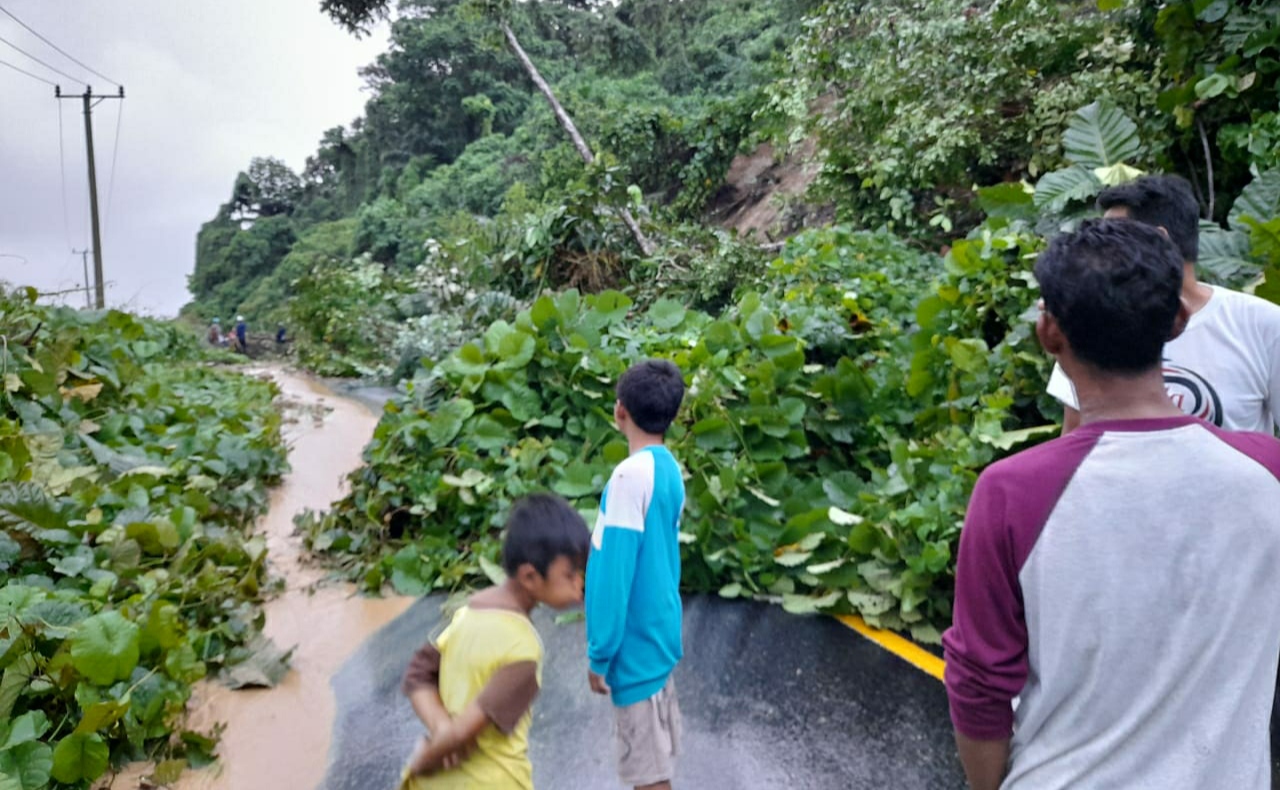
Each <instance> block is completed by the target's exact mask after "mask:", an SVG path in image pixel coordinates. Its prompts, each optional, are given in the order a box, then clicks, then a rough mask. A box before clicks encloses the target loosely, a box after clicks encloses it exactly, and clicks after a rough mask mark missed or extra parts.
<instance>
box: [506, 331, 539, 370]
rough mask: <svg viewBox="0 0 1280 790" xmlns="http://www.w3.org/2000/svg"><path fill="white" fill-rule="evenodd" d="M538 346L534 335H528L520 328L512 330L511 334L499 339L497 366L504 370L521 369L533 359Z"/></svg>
mask: <svg viewBox="0 0 1280 790" xmlns="http://www.w3.org/2000/svg"><path fill="white" fill-rule="evenodd" d="M537 347H538V343H537V341H536V340H534V339H533V336H532V335H527V334H525V333H524V332H521V331H520V330H518V329H515V330H512V331H511V333H510V334H507V335H505V336H503V338H502V339H501V340H500V341H498V350H497V357H498V363H497V365H496V367H498V368H502V369H504V370H519V369H520V368H523V367H524V366H525V365H528V364H529V360H531V359H533V352H534V351H535V350H536V349H537Z"/></svg>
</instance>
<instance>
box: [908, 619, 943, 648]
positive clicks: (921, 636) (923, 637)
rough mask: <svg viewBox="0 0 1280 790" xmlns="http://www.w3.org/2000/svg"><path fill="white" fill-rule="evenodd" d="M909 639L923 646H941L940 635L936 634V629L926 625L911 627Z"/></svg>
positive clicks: (918, 624) (920, 624) (919, 624)
mask: <svg viewBox="0 0 1280 790" xmlns="http://www.w3.org/2000/svg"><path fill="white" fill-rule="evenodd" d="M911 638H912V639H914V640H916V641H917V642H920V643H921V644H925V645H940V644H942V634H940V633H938V629H936V628H934V627H933V626H931V625H928V624H927V623H917V624H916V625H913V626H911Z"/></svg>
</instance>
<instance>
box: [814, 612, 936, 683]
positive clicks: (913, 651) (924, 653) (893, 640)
mask: <svg viewBox="0 0 1280 790" xmlns="http://www.w3.org/2000/svg"><path fill="white" fill-rule="evenodd" d="M836 619H837V620H839V621H840V622H842V623H844V624H845V625H847V626H849V627H850V628H852V629H853V630H855V631H857V632H858V633H860V634H862V635H863V636H865V637H866V638H867V639H870V640H871V641H872V642H875V643H876V644H877V645H879V646H880V647H883V648H884V649H885V650H888V651H889V652H890V653H893V654H894V655H895V656H897V657H898V658H901V659H902V660H903V661H906V662H907V663H908V664H910V665H911V666H913V667H915V668H916V669H919V670H920V671H922V672H924V673H925V674H926V675H932V676H933V677H935V678H937V679H938V680H942V670H943V667H944V666H945V663H944V662H943V660H942V659H940V658H938V657H937V656H935V655H934V654H933V653H930V652H929V651H928V650H925V649H924V648H922V647H920V646H919V645H917V644H916V643H915V642H912V641H911V640H910V639H904V638H903V637H901V636H898V635H897V634H895V633H894V632H892V631H886V630H884V629H882V628H872V627H871V626H869V625H867V623H866V621H865V620H863V619H862V618H861V617H858V616H857V615H855V614H842V615H838V616H837V617H836Z"/></svg>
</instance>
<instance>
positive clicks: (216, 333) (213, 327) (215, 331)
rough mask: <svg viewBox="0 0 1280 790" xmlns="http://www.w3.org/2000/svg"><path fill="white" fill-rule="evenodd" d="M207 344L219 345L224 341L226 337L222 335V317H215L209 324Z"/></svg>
mask: <svg viewBox="0 0 1280 790" xmlns="http://www.w3.org/2000/svg"><path fill="white" fill-rule="evenodd" d="M208 337H209V345H211V346H214V347H220V346H222V345H224V344H225V343H226V339H225V338H224V337H223V336H222V319H220V318H215V319H213V323H211V324H209V335H208Z"/></svg>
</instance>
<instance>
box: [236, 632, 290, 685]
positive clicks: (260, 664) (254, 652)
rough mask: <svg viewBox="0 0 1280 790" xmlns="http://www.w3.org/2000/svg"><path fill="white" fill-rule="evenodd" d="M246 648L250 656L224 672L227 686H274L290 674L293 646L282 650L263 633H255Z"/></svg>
mask: <svg viewBox="0 0 1280 790" xmlns="http://www.w3.org/2000/svg"><path fill="white" fill-rule="evenodd" d="M245 648H246V649H247V650H248V651H249V657H248V658H246V659H245V660H244V661H241V662H240V663H238V664H236V665H235V666H233V667H231V668H230V669H229V670H227V671H226V672H224V673H223V674H222V684H223V685H224V686H226V687H227V688H233V689H239V688H246V687H249V686H254V687H265V688H272V687H274V686H276V685H278V684H279V683H280V681H281V680H283V679H284V676H285V675H286V674H288V672H289V658H290V656H292V655H293V648H289V649H288V650H281V649H280V648H278V647H276V644H275V643H274V642H272V641H271V640H270V639H268V638H267V637H266V636H264V635H263V634H261V633H258V634H255V635H254V637H253V639H252V640H251V641H250V642H249V644H248V645H246V646H245Z"/></svg>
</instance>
